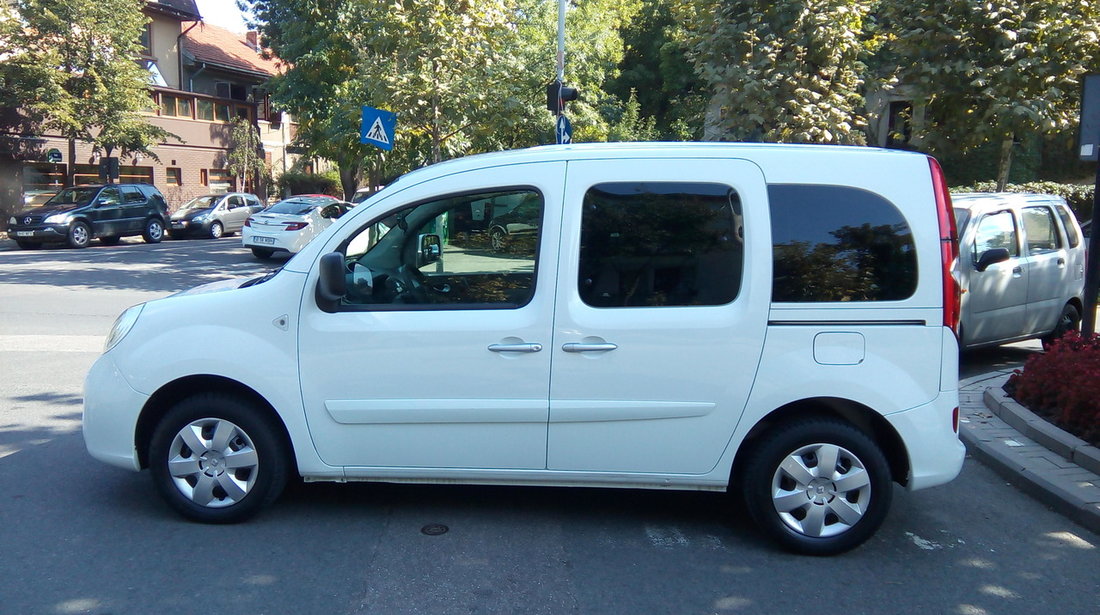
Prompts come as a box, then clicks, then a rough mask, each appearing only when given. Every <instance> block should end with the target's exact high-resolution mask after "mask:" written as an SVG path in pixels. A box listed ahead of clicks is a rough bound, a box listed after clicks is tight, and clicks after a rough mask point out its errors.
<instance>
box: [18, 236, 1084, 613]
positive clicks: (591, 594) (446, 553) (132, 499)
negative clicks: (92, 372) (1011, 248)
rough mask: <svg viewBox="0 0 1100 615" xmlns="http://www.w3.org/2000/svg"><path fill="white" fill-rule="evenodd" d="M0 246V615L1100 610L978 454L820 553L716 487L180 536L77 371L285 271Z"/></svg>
mask: <svg viewBox="0 0 1100 615" xmlns="http://www.w3.org/2000/svg"><path fill="white" fill-rule="evenodd" d="M8 244H10V242H8V243H7V244H5V243H3V242H0V613H3V614H9V613H11V614H34V613H43V614H53V613H96V614H106V613H112V614H115V615H118V614H130V613H135V614H143V613H158V612H196V613H203V612H210V611H223V612H231V613H250V614H251V613H319V614H320V613H324V614H328V613H356V614H358V613H380V614H382V613H385V614H391V613H433V614H434V613H501V612H507V613H525V614H526V613H555V614H556V613H598V614H603V613H615V614H617V613H624V614H625V613H631V614H636V613H796V612H804V611H806V610H818V609H823V610H826V611H829V612H843V613H850V614H858V613H958V614H964V615H982V614H1001V613H1021V614H1024V613H1026V614H1028V615H1031V614H1033V613H1058V614H1059V615H1068V614H1075V613H1081V614H1094V613H1097V612H1100V597H1098V594H1097V591H1096V587H1097V585H1096V571H1097V570H1100V537H1098V536H1096V535H1095V534H1091V533H1089V532H1087V531H1085V530H1083V529H1082V528H1080V527H1078V526H1076V525H1074V524H1073V523H1071V522H1069V521H1068V520H1066V519H1065V518H1063V517H1061V516H1059V515H1057V514H1055V513H1053V512H1050V511H1049V510H1047V509H1045V508H1044V507H1043V506H1041V505H1040V504H1038V503H1037V502H1036V501H1034V500H1032V499H1031V498H1029V497H1028V496H1026V495H1024V494H1022V493H1020V492H1019V491H1017V490H1016V489H1014V488H1013V487H1011V486H1008V485H1006V484H1005V482H1004V481H1003V480H1001V479H1000V478H998V477H997V476H996V475H994V474H993V473H992V472H991V471H990V470H988V469H987V468H985V467H984V466H982V465H981V464H980V463H977V462H976V461H974V460H971V459H968V460H967V462H966V465H965V467H964V469H963V472H962V475H961V476H960V477H959V478H958V479H957V480H956V481H954V482H953V483H951V484H949V485H946V486H943V487H939V488H935V489H930V490H926V491H920V492H916V493H906V492H904V491H903V490H901V489H898V490H897V492H896V494H895V500H894V507H893V510H892V511H891V514H890V515H889V517H888V518H887V521H886V523H885V525H884V526H883V528H882V529H881V531H880V532H879V533H878V534H877V535H876V536H875V537H874V538H873V539H872V540H871V541H869V542H868V543H867V544H866V545H864V546H863V547H861V548H859V549H857V550H856V551H854V552H852V553H849V554H846V555H844V556H840V557H835V558H829V559H817V558H808V557H796V556H792V555H788V554H786V553H782V552H779V551H776V550H775V549H774V548H773V547H772V545H771V544H770V543H768V542H766V541H765V540H764V539H763V538H761V537H760V536H758V535H757V534H756V532H755V531H754V530H753V527H752V526H751V525H750V524H749V522H748V521H747V519H745V518H744V517H743V516H741V515H740V514H739V513H738V512H737V511H736V510H735V509H734V508H733V507H732V506H731V505H730V500H729V499H727V498H726V497H725V496H723V495H720V494H701V493H678V492H676V493H674V492H641V491H618V490H604V489H533V488H504V487H467V486H417V485H368V484H352V485H329V484H309V485H302V484H298V485H293V486H291V488H290V489H289V490H288V492H287V493H286V494H285V495H284V496H283V497H282V499H281V500H280V501H279V502H278V503H277V504H276V505H275V506H274V507H272V508H271V509H269V510H268V511H266V512H265V513H264V514H262V515H261V516H260V517H258V518H257V519H255V520H253V521H252V522H249V523H246V524H242V525H235V526H204V525H197V524H193V523H188V522H185V521H182V520H181V519H180V518H178V517H177V516H176V515H175V514H173V513H171V512H170V511H169V510H168V509H167V508H166V506H165V505H163V504H162V503H161V502H160V501H159V500H158V499H157V497H156V495H155V493H154V491H153V485H152V481H151V480H150V479H149V477H148V475H147V473H140V474H139V473H131V472H126V471H123V470H118V469H115V468H112V467H108V466H106V465H103V464H101V463H98V462H95V461H94V460H92V459H91V458H90V457H88V456H87V454H86V452H85V451H84V447H83V441H82V439H81V437H80V412H81V382H82V378H83V376H84V372H85V371H86V370H87V368H88V367H89V366H90V365H91V363H92V362H93V361H94V360H95V357H96V356H97V354H98V352H99V349H100V348H101V346H102V341H103V337H104V335H105V334H106V332H107V330H108V329H109V328H110V325H111V322H112V321H113V319H114V318H115V316H116V315H117V314H118V313H119V312H120V311H121V310H122V309H124V308H125V307H127V306H129V305H131V304H134V303H137V302H140V301H145V300H149V299H154V298H158V297H163V296H165V295H168V294H170V293H172V292H175V291H177V290H181V289H183V288H187V287H190V286H192V285H195V284H198V283H202V282H206V281H212V280H215V279H222V278H225V277H232V276H235V275H247V274H250V273H256V272H260V271H263V270H265V269H267V268H269V267H271V266H277V265H278V264H279V262H278V261H274V262H273V263H270V264H265V263H259V262H258V261H256V260H254V259H253V257H252V256H251V254H250V253H249V252H247V251H245V250H243V249H242V248H241V247H240V245H239V240H238V239H236V238H225V239H222V240H218V241H198V240H196V241H185V242H165V243H162V244H159V245H145V244H142V243H140V242H134V241H130V240H127V241H126V242H124V243H123V244H121V245H119V246H117V247H101V246H93V247H91V248H88V249H86V250H66V249H48V250H41V251H34V252H19V251H4V250H3V247H4V246H5V245H8ZM210 343H212V344H216V343H217V340H210ZM165 351H166V352H169V351H170V349H165ZM1028 352H1032V350H1028V348H1027V347H1026V345H1025V347H1023V348H1009V349H1007V350H1000V351H986V352H984V353H980V356H981V357H983V358H981V359H980V360H982V361H987V362H993V363H998V362H1007V361H1018V360H1022V357H1024V356H1026V354H1027V353H1028ZM964 360H965V366H964V373H965V372H966V371H967V370H968V369H979V370H981V369H986V367H987V366H985V365H979V366H977V367H975V366H974V363H973V362H974V361H975V359H974V358H973V356H971V355H968V356H967V357H966V358H965V359H964ZM429 524H442V525H445V526H447V528H448V529H449V531H447V532H446V533H444V534H442V535H436V536H431V535H427V534H425V533H423V532H422V530H423V529H424V528H425V527H426V526H428V525H429Z"/></svg>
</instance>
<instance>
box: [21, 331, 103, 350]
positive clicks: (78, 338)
mask: <svg viewBox="0 0 1100 615" xmlns="http://www.w3.org/2000/svg"><path fill="white" fill-rule="evenodd" d="M103 340H104V337H103V336H102V335H0V352H97V353H98V352H103Z"/></svg>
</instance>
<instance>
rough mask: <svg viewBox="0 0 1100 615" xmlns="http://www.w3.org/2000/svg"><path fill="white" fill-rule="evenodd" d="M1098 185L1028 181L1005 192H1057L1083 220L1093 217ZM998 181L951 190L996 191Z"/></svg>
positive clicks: (1078, 217) (1011, 185)
mask: <svg viewBox="0 0 1100 615" xmlns="http://www.w3.org/2000/svg"><path fill="white" fill-rule="evenodd" d="M1095 190H1096V187H1095V186H1091V185H1082V184H1060V183H1058V182H1028V183H1026V184H1008V186H1006V187H1005V192H1034V193H1037V194H1056V195H1058V196H1060V197H1062V198H1063V199H1065V200H1066V203H1068V204H1069V207H1070V209H1072V210H1073V213H1074V214H1076V215H1077V219H1078V220H1079V221H1081V222H1085V221H1087V220H1091V219H1092V202H1093V201H1092V200H1093V192H1095ZM996 191H997V182H992V181H986V182H978V183H976V184H970V185H967V186H956V187H954V188H952V189H951V192H996Z"/></svg>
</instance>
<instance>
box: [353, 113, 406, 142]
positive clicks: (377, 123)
mask: <svg viewBox="0 0 1100 615" xmlns="http://www.w3.org/2000/svg"><path fill="white" fill-rule="evenodd" d="M396 129H397V115H395V114H393V113H391V112H389V111H384V110H382V109H375V108H374V107H363V121H362V123H361V124H360V125H359V142H360V143H369V144H371V145H377V146H378V147H380V148H382V149H384V150H386V151H387V152H388V151H390V150H391V149H393V136H394V131H395V130H396Z"/></svg>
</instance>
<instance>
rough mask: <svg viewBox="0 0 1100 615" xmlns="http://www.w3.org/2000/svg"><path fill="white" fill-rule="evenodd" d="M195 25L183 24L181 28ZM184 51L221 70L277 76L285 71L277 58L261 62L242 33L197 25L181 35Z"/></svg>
mask: <svg viewBox="0 0 1100 615" xmlns="http://www.w3.org/2000/svg"><path fill="white" fill-rule="evenodd" d="M194 24H195V22H190V23H187V22H185V23H184V24H183V29H184V30H187V28H189V27H191V26H192V25H194ZM183 44H184V49H186V51H187V53H189V54H191V55H192V56H194V57H195V59H196V60H197V61H199V62H209V63H211V64H218V65H220V66H223V67H228V68H231V69H237V70H242V71H247V72H251V73H266V74H268V75H272V76H274V75H277V74H279V73H281V72H283V71H284V70H285V66H284V65H283V63H282V61H280V60H279V59H278V58H271V59H265V58H264V57H263V55H261V53H260V52H258V51H256V50H255V49H253V48H252V46H251V45H249V44H248V41H247V40H246V38H245V35H243V34H237V33H236V32H230V31H229V30H226V29H225V28H219V27H218V26H215V25H211V24H208V23H204V22H198V25H197V26H196V27H194V28H191V30H190V31H189V32H187V34H186V35H185V36H184V43H183Z"/></svg>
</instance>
